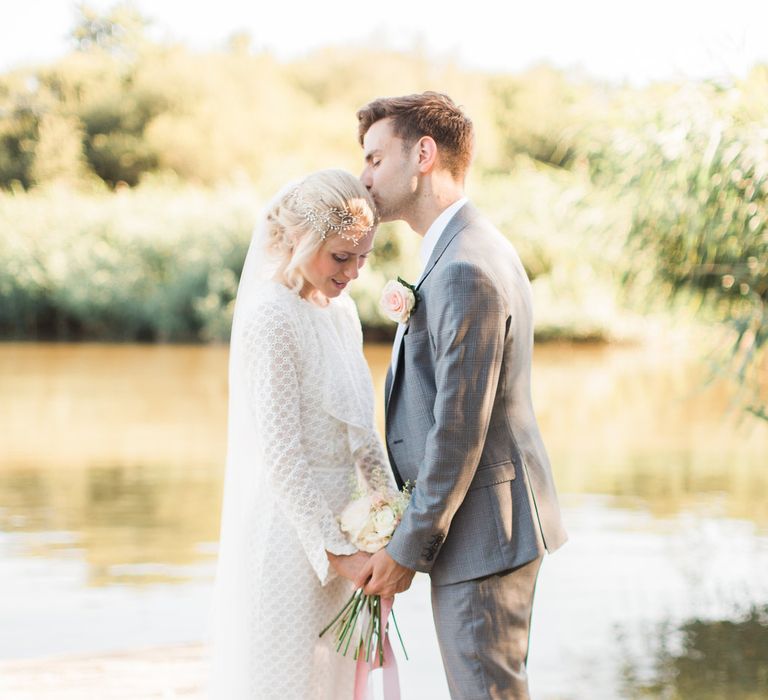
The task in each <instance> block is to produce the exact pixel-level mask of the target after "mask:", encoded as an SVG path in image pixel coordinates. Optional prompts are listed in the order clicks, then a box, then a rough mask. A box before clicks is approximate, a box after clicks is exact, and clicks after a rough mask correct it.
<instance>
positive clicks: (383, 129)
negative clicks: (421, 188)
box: [360, 119, 418, 221]
mask: <svg viewBox="0 0 768 700" xmlns="http://www.w3.org/2000/svg"><path fill="white" fill-rule="evenodd" d="M363 150H364V152H365V168H364V169H363V172H362V174H361V175H360V180H361V181H362V183H363V185H365V186H366V187H367V188H368V190H369V191H370V193H371V195H372V196H373V200H374V202H376V207H377V209H378V210H379V216H380V217H381V220H382V221H394V220H395V219H403V218H407V215H408V212H409V211H410V210H411V207H413V206H414V202H415V199H416V190H417V187H418V169H417V167H416V165H417V162H418V161H417V159H416V156H415V153H416V147H415V146H414V147H413V148H405V142H404V141H403V140H402V139H401V138H399V137H397V136H395V135H394V133H393V132H392V123H391V119H381V120H379V121H377V122H375V123H374V124H372V125H371V127H370V128H369V129H368V131H367V132H366V134H365V137H364V138H363Z"/></svg>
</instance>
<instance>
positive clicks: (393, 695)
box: [354, 598, 400, 700]
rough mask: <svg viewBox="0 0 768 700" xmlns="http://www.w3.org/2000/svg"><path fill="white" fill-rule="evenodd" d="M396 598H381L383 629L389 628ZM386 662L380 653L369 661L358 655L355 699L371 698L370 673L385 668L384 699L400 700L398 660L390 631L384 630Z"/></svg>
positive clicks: (362, 655) (367, 699) (373, 655)
mask: <svg viewBox="0 0 768 700" xmlns="http://www.w3.org/2000/svg"><path fill="white" fill-rule="evenodd" d="M394 602H395V599H394V598H382V599H381V629H382V630H386V629H387V621H388V620H389V613H391V612H392V605H393V604H394ZM382 644H383V647H384V664H383V665H382V664H381V663H380V661H379V655H378V654H376V653H374V654H371V657H372V658H370V659H369V660H368V661H366V660H365V654H363V653H362V650H361V652H360V654H359V655H358V657H357V668H356V669H355V698H354V700H371V695H370V693H369V692H368V674H369V673H370V672H371V671H373V669H375V668H379V667H380V666H381V668H383V669H384V700H400V678H399V677H398V675H397V660H396V659H395V653H394V651H393V650H392V645H391V644H390V642H389V633H388V632H386V631H385V632H384V639H383V642H382Z"/></svg>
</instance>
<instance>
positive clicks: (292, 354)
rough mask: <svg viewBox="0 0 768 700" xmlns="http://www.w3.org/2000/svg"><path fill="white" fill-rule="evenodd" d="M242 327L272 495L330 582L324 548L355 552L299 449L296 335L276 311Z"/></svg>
mask: <svg viewBox="0 0 768 700" xmlns="http://www.w3.org/2000/svg"><path fill="white" fill-rule="evenodd" d="M262 311H263V312H262V313H260V314H259V315H258V316H257V317H255V318H254V319H253V320H251V321H250V323H249V324H248V325H247V326H246V327H245V329H244V345H245V357H246V361H245V363H246V368H245V369H246V377H247V385H248V387H247V388H248V397H249V403H250V408H251V412H252V415H253V419H254V422H255V426H256V430H257V431H258V434H259V438H260V442H261V445H262V449H263V461H264V469H265V471H266V478H267V483H268V484H269V488H270V491H271V492H272V493H273V494H274V495H275V497H276V499H277V501H278V503H279V505H280V508H281V509H282V510H283V512H284V513H285V514H286V515H287V517H288V518H289V520H290V521H291V523H292V524H293V526H294V528H295V529H296V533H297V534H298V536H299V539H300V541H301V544H302V546H303V548H304V552H305V554H306V556H307V558H308V559H309V561H310V563H311V564H312V567H313V568H314V570H315V573H316V574H317V576H318V578H319V579H320V581H321V582H322V583H323V584H325V583H327V581H328V580H330V578H331V574H332V571H331V570H330V569H329V564H328V558H327V556H326V550H328V551H330V552H333V553H334V554H354V553H355V552H356V551H357V549H356V547H354V546H353V545H352V544H350V543H349V542H348V541H347V540H346V539H345V537H344V535H343V534H342V532H341V530H340V529H339V526H338V523H337V522H336V518H335V517H334V514H333V512H332V511H331V509H330V507H329V506H328V503H327V501H326V500H325V498H324V497H323V495H322V493H321V492H320V491H319V490H318V489H317V488H316V487H315V485H314V483H313V480H312V473H311V471H310V467H309V465H308V463H307V461H306V459H305V456H304V454H303V451H302V445H301V415H300V391H301V389H300V383H299V376H300V373H299V368H300V364H299V363H300V361H301V355H300V352H299V348H300V345H299V336H298V333H297V331H296V328H295V326H294V324H293V323H292V322H291V319H290V316H289V315H288V314H287V313H286V312H285V311H284V310H281V309H279V308H272V309H269V310H262Z"/></svg>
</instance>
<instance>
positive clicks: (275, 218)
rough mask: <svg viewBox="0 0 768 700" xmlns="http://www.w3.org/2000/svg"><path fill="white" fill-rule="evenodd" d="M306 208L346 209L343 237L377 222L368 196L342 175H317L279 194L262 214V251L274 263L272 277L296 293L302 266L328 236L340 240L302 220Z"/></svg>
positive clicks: (332, 171) (326, 172)
mask: <svg viewBox="0 0 768 700" xmlns="http://www.w3.org/2000/svg"><path fill="white" fill-rule="evenodd" d="M307 204H310V205H311V206H312V207H313V208H314V209H315V210H320V211H324V210H326V209H327V210H331V209H334V210H345V209H346V211H348V212H349V214H350V215H351V217H352V220H353V221H354V225H353V226H349V227H347V228H346V229H345V232H347V233H349V232H352V233H353V234H354V233H358V232H359V233H362V232H364V231H366V232H367V231H368V230H370V229H374V228H375V227H376V226H378V223H379V217H378V213H377V212H376V205H375V204H374V202H373V198H372V197H371V195H370V193H369V192H368V190H367V189H366V188H365V187H364V186H363V184H362V183H361V182H360V180H358V179H357V178H356V177H355V176H354V175H352V174H351V173H348V172H347V171H346V170H339V169H327V170H318V171H317V172H314V173H310V174H309V175H307V176H306V177H304V178H303V179H302V180H300V181H299V182H298V183H292V184H290V185H288V186H286V187H284V188H283V189H282V190H281V191H280V192H278V194H277V195H275V197H274V199H273V200H272V202H271V203H270V204H269V206H268V207H267V211H266V214H265V222H264V223H265V229H266V231H265V232H266V245H265V247H266V249H265V251H264V252H265V254H266V255H268V256H269V257H270V258H272V260H273V262H275V263H276V264H277V273H276V276H277V277H278V278H279V279H281V281H283V282H284V283H285V284H287V285H288V287H289V288H290V289H292V290H293V291H295V292H297V293H299V292H301V290H302V289H303V288H304V285H305V279H304V275H303V274H302V273H301V267H302V266H303V265H304V264H305V263H307V262H308V261H309V260H310V259H311V258H312V256H313V255H314V254H315V253H316V252H317V251H318V250H319V249H320V247H321V246H322V245H323V243H324V242H325V240H326V237H327V236H328V235H338V234H337V233H334V232H327V231H326V232H323V230H322V229H320V228H319V227H318V226H313V224H312V221H310V220H308V218H307V215H306V206H307Z"/></svg>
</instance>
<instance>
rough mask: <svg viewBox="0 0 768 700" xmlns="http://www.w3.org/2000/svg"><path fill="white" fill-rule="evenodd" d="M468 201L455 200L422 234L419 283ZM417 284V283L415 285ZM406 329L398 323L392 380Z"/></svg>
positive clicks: (466, 199) (463, 198)
mask: <svg viewBox="0 0 768 700" xmlns="http://www.w3.org/2000/svg"><path fill="white" fill-rule="evenodd" d="M467 201H468V198H467V197H462V198H461V199H459V200H456V201H455V202H454V203H453V204H451V205H450V206H449V207H447V208H446V209H444V210H443V211H442V212H441V213H440V215H439V216H438V217H437V218H436V219H435V220H434V221H433V222H432V225H431V226H430V227H429V228H428V229H427V232H426V233H425V234H424V238H423V240H422V241H421V250H420V251H419V257H420V258H421V274H420V275H419V282H420V281H421V277H422V276H423V275H424V272H425V270H426V269H427V263H428V262H429V258H430V257H431V256H432V251H434V249H435V246H436V245H437V242H438V241H439V240H440V236H442V235H443V231H445V227H446V226H447V225H448V222H449V221H450V220H451V219H452V218H453V216H454V214H456V212H457V211H459V209H461V208H462V207H463V206H464V205H465V204H466V203H467ZM416 284H418V282H417V283H416ZM407 327H408V324H407V323H399V324H398V326H397V332H396V333H395V342H394V343H392V379H394V377H395V370H396V369H397V358H398V356H399V355H400V344H401V343H402V342H403V335H405V329H406V328H407Z"/></svg>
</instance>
